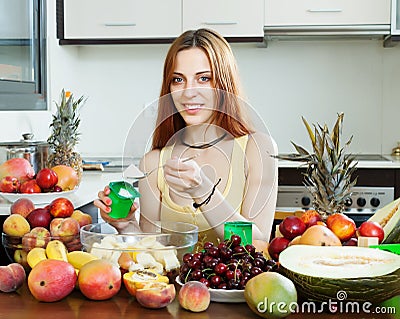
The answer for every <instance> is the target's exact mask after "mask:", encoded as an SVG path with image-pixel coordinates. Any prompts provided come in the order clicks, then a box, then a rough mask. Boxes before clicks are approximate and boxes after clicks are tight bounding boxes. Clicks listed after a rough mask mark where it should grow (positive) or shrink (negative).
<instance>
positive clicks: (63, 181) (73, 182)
mask: <svg viewBox="0 0 400 319" xmlns="http://www.w3.org/2000/svg"><path fill="white" fill-rule="evenodd" d="M51 169H52V170H53V171H54V172H56V174H57V177H58V182H57V186H60V187H61V189H62V190H63V191H69V190H73V189H75V188H76V187H77V186H78V185H79V176H78V173H77V172H76V171H75V170H74V169H73V168H72V167H70V166H67V165H57V166H53V167H52V168H51Z"/></svg>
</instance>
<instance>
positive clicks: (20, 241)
mask: <svg viewBox="0 0 400 319" xmlns="http://www.w3.org/2000/svg"><path fill="white" fill-rule="evenodd" d="M52 240H60V241H62V242H63V243H64V245H65V247H66V248H67V250H68V251H74V250H82V245H81V240H80V235H79V234H77V235H73V236H65V237H63V236H61V237H54V236H49V237H46V239H45V240H43V239H38V240H37V237H36V236H34V235H30V234H25V235H24V236H10V235H7V234H5V233H2V234H1V241H2V244H3V247H4V250H5V252H6V255H7V257H8V259H9V260H10V262H17V263H20V264H21V265H22V266H24V268H25V269H27V270H28V269H30V267H29V265H28V263H27V255H28V253H29V251H30V250H32V249H33V248H34V247H42V248H46V246H47V243H48V242H50V241H52Z"/></svg>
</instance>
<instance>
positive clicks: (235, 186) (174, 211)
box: [95, 29, 277, 242]
mask: <svg viewBox="0 0 400 319" xmlns="http://www.w3.org/2000/svg"><path fill="white" fill-rule="evenodd" d="M241 97H242V92H241V90H240V87H239V79H238V72H237V67H236V62H235V58H234V56H233V53H232V51H231V48H230V46H229V44H228V43H227V42H226V41H225V39H224V38H223V37H221V36H220V35H219V34H217V33H216V32H215V31H212V30H208V29H199V30H193V31H187V32H185V33H183V34H182V35H181V36H180V37H178V38H177V39H176V40H175V41H174V43H173V44H172V45H171V47H170V49H169V51H168V54H167V57H166V59H165V64H164V72H163V82H162V88H161V93H160V100H159V106H158V117H157V124H156V128H155V131H154V135H153V142H152V150H151V151H150V152H148V153H147V154H145V156H144V157H143V158H142V160H141V162H140V169H141V170H142V171H144V172H147V171H150V170H152V169H154V168H157V167H158V170H157V173H153V174H150V175H149V177H147V178H146V179H144V180H140V181H139V191H140V193H141V194H142V197H141V198H140V222H139V223H140V228H141V229H143V230H145V229H146V225H147V224H148V223H151V222H152V221H155V220H172V221H184V222H189V223H195V224H197V225H198V226H199V229H200V231H201V233H200V234H199V241H203V242H204V241H213V242H217V241H218V240H221V239H222V240H223V237H224V222H225V221H251V222H253V239H259V240H263V241H268V240H269V237H270V233H271V228H272V223H273V219H274V212H275V204H276V196H277V163H276V159H274V158H272V157H271V156H269V155H270V154H277V148H276V145H275V143H274V141H273V139H272V138H271V137H270V136H269V135H267V134H264V133H260V132H256V131H254V130H253V129H252V128H251V126H250V125H249V120H248V119H247V118H246V117H245V114H244V111H245V110H244V109H243V104H244V103H243V101H242V100H241V99H240V98H241ZM108 194H109V189H108V187H105V189H104V191H101V192H99V199H98V200H96V201H95V205H96V206H97V207H98V208H100V212H101V216H102V218H103V219H104V220H106V221H107V222H110V223H112V224H113V225H114V226H116V227H117V228H119V230H120V231H121V232H128V231H132V230H133V229H134V227H135V223H134V222H133V223H132V222H131V221H132V220H133V213H134V210H135V209H136V208H137V205H136V204H135V205H133V206H132V207H133V208H132V210H131V214H130V215H129V216H128V217H127V218H126V219H123V220H114V219H112V218H110V217H109V216H108V213H109V212H110V207H109V206H108V205H110V199H109V198H108V196H107V195H108Z"/></svg>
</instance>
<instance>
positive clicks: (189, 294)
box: [178, 281, 210, 312]
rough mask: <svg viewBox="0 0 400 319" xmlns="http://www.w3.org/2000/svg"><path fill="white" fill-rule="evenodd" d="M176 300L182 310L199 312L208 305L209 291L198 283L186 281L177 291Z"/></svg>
mask: <svg viewBox="0 0 400 319" xmlns="http://www.w3.org/2000/svg"><path fill="white" fill-rule="evenodd" d="M178 299H179V304H180V305H181V307H182V308H183V309H186V310H190V311H192V312H201V311H205V310H207V308H208V306H209V305H210V291H209V290H208V288H207V286H206V285H205V284H203V283H201V282H199V281H188V282H186V283H185V284H184V285H183V286H182V288H181V289H180V290H179V295H178Z"/></svg>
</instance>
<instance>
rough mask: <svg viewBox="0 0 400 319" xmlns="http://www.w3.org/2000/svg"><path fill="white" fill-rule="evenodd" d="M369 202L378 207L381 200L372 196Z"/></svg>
mask: <svg viewBox="0 0 400 319" xmlns="http://www.w3.org/2000/svg"><path fill="white" fill-rule="evenodd" d="M370 203H371V205H372V206H373V207H378V206H379V205H380V204H381V201H380V200H379V198H376V197H372V198H371V201H370Z"/></svg>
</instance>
